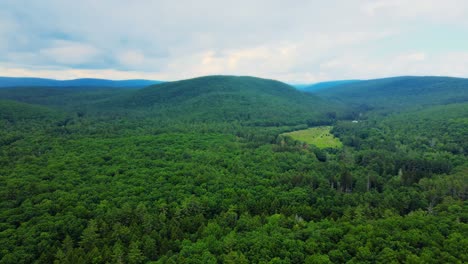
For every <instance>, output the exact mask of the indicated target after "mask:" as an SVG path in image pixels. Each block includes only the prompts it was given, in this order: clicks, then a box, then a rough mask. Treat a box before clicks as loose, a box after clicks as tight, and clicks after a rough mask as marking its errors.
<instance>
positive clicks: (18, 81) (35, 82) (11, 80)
mask: <svg viewBox="0 0 468 264" xmlns="http://www.w3.org/2000/svg"><path fill="white" fill-rule="evenodd" d="M157 83H161V81H152V80H138V79H136V80H122V81H115V80H106V79H93V78H82V79H74V80H64V81H62V80H54V79H44V78H22V77H0V88H2V87H28V86H46V87H115V88H141V87H145V86H149V85H152V84H157Z"/></svg>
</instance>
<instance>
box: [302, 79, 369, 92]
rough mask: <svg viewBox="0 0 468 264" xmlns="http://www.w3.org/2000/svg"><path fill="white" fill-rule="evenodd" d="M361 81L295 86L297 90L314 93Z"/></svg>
mask: <svg viewBox="0 0 468 264" xmlns="http://www.w3.org/2000/svg"><path fill="white" fill-rule="evenodd" d="M357 82H361V80H340V81H329V82H319V83H315V84H306V85H295V86H294V87H296V88H297V89H299V90H301V91H304V92H314V91H318V90H322V89H327V88H332V87H336V86H339V85H343V84H350V83H357Z"/></svg>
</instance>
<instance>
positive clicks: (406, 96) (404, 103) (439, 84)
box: [315, 76, 468, 111]
mask: <svg viewBox="0 0 468 264" xmlns="http://www.w3.org/2000/svg"><path fill="white" fill-rule="evenodd" d="M315 94H317V95H319V96H321V97H324V98H328V99H333V100H336V101H339V102H342V103H345V104H347V105H354V106H359V107H361V109H363V110H366V109H368V108H372V109H376V110H378V109H381V110H384V111H398V110H405V109H409V108H414V107H420V106H424V107H427V106H432V105H443V104H451V103H457V102H458V103H463V102H467V101H468V79H463V78H451V77H412V76H408V77H393V78H385V79H375V80H368V81H360V82H355V83H349V84H342V85H339V86H336V87H332V88H329V89H323V90H319V91H317V92H316V93H315Z"/></svg>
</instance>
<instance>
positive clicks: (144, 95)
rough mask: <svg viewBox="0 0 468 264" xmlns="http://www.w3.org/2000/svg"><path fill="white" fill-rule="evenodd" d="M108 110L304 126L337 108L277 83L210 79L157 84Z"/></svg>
mask: <svg viewBox="0 0 468 264" xmlns="http://www.w3.org/2000/svg"><path fill="white" fill-rule="evenodd" d="M106 106H107V107H111V106H112V107H121V108H125V109H134V110H140V111H143V110H145V109H146V110H149V111H152V112H157V113H165V114H166V115H168V117H170V118H177V119H185V120H198V121H242V122H247V123H250V124H266V125H277V124H299V123H302V124H304V123H305V122H306V121H307V120H311V119H316V118H318V117H319V116H323V112H324V111H325V110H326V109H333V108H332V107H331V106H329V105H327V104H326V102H325V101H323V100H321V99H319V98H318V97H316V96H314V95H310V94H305V93H303V92H300V91H297V90H296V89H294V88H293V87H291V86H289V85H287V84H284V83H281V82H278V81H274V80H266V79H260V78H255V77H235V76H207V77H200V78H195V79H189V80H182V81H177V82H170V83H163V84H158V85H153V86H150V87H147V88H144V89H141V90H137V91H135V92H133V93H131V94H126V95H125V96H122V97H120V98H118V99H112V100H109V101H108V102H107V105H106Z"/></svg>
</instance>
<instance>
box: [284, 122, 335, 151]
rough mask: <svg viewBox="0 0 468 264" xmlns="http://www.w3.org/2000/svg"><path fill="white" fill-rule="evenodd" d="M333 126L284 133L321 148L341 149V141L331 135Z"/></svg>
mask: <svg viewBox="0 0 468 264" xmlns="http://www.w3.org/2000/svg"><path fill="white" fill-rule="evenodd" d="M331 129H332V126H319V127H312V128H308V129H304V130H298V131H293V132H289V133H284V134H283V135H285V136H289V137H291V138H293V139H295V140H299V141H302V142H305V143H308V144H313V145H315V146H317V147H319V148H341V147H342V146H343V144H342V143H341V141H340V140H339V139H338V138H336V137H334V136H333V134H331V133H330V130H331Z"/></svg>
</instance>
